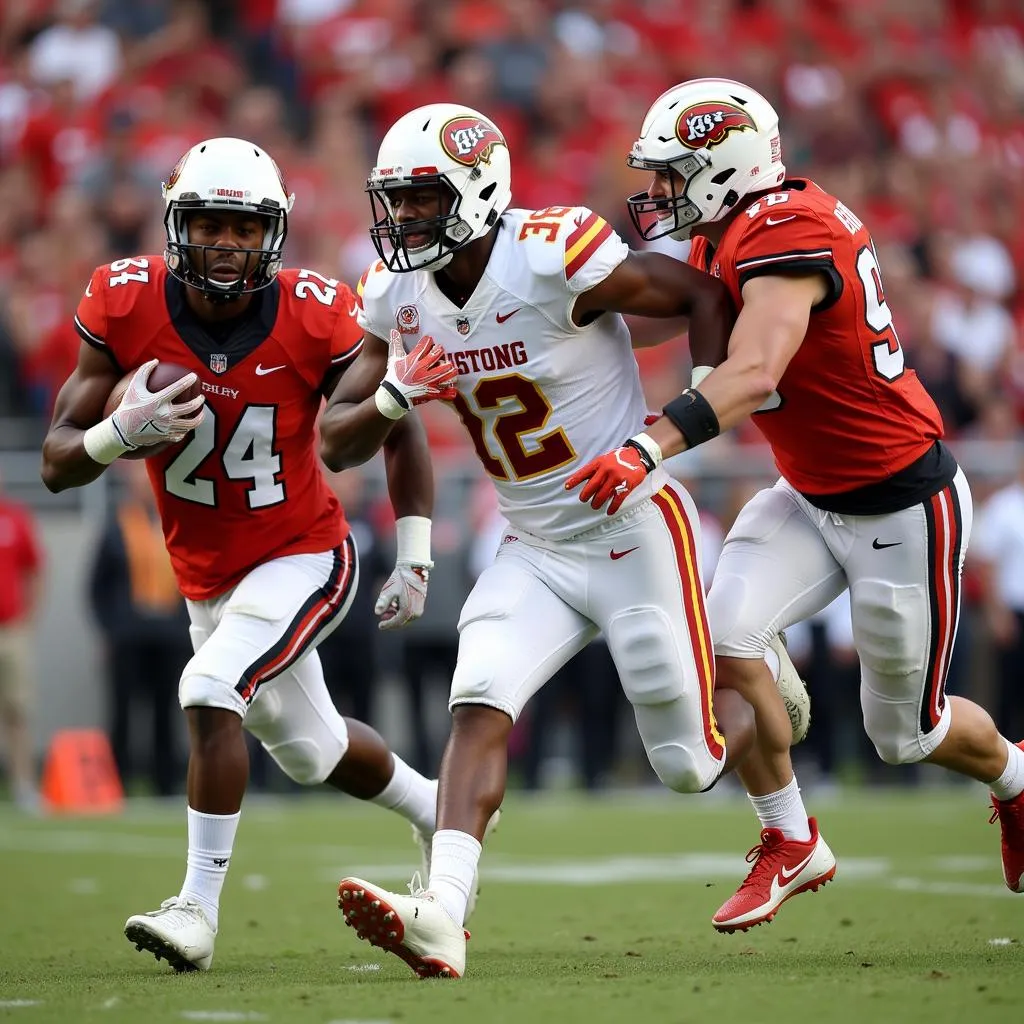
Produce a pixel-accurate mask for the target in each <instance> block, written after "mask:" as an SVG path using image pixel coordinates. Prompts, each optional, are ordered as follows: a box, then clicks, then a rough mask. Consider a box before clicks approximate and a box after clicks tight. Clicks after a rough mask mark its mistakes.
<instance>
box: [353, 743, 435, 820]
mask: <svg viewBox="0 0 1024 1024" xmlns="http://www.w3.org/2000/svg"><path fill="white" fill-rule="evenodd" d="M391 756H392V758H393V759H394V762H395V771H394V774H393V775H392V776H391V781H390V782H389V783H388V784H387V785H386V786H385V787H384V788H383V789H382V790H381V791H380V792H379V793H378V794H377V795H376V796H373V797H370V803H374V804H380V806H381V807H387V808H388V810H391V811H394V812H395V813H396V814H400V815H401V816H402V817H403V818H405V819H406V820H407V821H411V822H412V823H413V824H414V825H415V826H416V827H417V828H418V829H419V830H420V831H421V832H422V833H424V835H426V836H428V837H429V836H431V835H433V834H434V827H435V826H436V825H437V779H427V778H424V776H422V775H420V773H419V772H417V771H414V770H413V769H412V768H410V767H409V766H408V765H407V764H406V763H405V762H404V761H403V760H402V759H401V758H400V757H399V756H398V755H397V754H392V755H391Z"/></svg>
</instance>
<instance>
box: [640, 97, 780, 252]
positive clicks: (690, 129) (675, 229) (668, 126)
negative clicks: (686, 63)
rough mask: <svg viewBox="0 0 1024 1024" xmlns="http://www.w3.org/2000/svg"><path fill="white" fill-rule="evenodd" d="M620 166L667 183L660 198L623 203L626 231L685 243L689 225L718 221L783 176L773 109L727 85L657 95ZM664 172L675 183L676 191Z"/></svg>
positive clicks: (646, 196) (762, 100)
mask: <svg viewBox="0 0 1024 1024" xmlns="http://www.w3.org/2000/svg"><path fill="white" fill-rule="evenodd" d="M626 162H627V163H628V164H629V166H630V167H637V168H641V169H643V170H647V171H662V172H665V173H667V174H668V177H669V179H670V180H671V182H672V194H671V195H670V196H668V197H661V198H658V199H652V198H651V197H650V196H649V195H648V194H647V193H646V192H638V193H636V195H632V196H630V197H629V199H627V200H626V202H627V203H628V204H629V215H630V217H631V218H632V220H633V224H634V225H635V226H636V229H637V231H639V232H640V235H641V236H642V237H643V238H645V239H648V240H650V239H652V238H661V237H663V236H664V235H671V236H672V237H673V238H677V239H684V238H688V237H689V235H690V231H691V229H692V228H693V227H694V226H695V225H697V224H702V223H703V224H709V223H712V222H713V221H716V220H720V219H721V218H722V217H724V216H725V215H726V214H727V213H728V212H729V211H730V210H731V209H732V208H733V207H735V205H736V204H737V203H738V202H739V201H740V199H742V198H743V196H745V195H749V194H750V193H751V192H757V191H759V190H762V189H766V188H772V187H773V186H775V185H779V184H781V183H782V181H783V180H784V179H785V177H786V167H785V164H783V162H782V144H781V142H780V141H779V115H778V114H777V113H776V112H775V108H774V107H772V105H771V104H770V103H769V102H768V101H767V100H766V99H765V98H764V97H763V96H762V95H761V94H760V93H759V92H755V91H754V90H753V89H751V88H750V87H749V86H747V85H742V84H741V83H740V82H733V81H730V80H729V79H727V78H696V79H694V80H693V81H690V82H683V83H682V85H676V86H673V87H672V88H671V89H669V90H668V92H664V93H662V94H661V95H660V96H659V97H658V98H657V99H656V100H655V101H654V103H653V105H652V106H651V109H650V110H648V111H647V115H646V117H644V123H643V127H642V128H641V129H640V138H639V139H637V140H636V142H634V143H633V150H632V152H631V153H630V154H629V156H628V157H627V158H626ZM670 170H674V171H675V172H676V173H677V174H678V175H679V179H681V181H680V182H679V187H678V188H677V179H676V178H675V176H674V175H672V174H671V173H669V172H670ZM652 214H654V217H653V218H652V216H651V215H652Z"/></svg>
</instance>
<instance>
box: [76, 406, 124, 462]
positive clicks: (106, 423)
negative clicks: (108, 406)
mask: <svg viewBox="0 0 1024 1024" xmlns="http://www.w3.org/2000/svg"><path fill="white" fill-rule="evenodd" d="M82 443H83V444H84V445H85V451H86V454H87V455H88V456H89V458H90V459H92V461H93V462H98V463H99V464H100V465H101V466H109V465H110V464H111V463H112V462H113V461H114V460H115V459H117V458H120V456H122V455H124V453H125V452H130V451H132V450H133V449H134V446H133V445H130V444H128V443H127V442H126V441H125V439H124V437H123V436H122V435H121V431H120V430H118V429H117V425H116V424H115V423H114V417H113V416H108V417H107V418H106V419H105V420H100V422H99V423H97V424H96V426H94V427H90V428H89V429H88V430H87V431H86V432H85V434H83V435H82Z"/></svg>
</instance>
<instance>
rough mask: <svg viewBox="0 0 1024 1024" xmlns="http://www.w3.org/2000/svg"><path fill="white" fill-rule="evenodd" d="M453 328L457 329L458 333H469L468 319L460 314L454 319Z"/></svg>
mask: <svg viewBox="0 0 1024 1024" xmlns="http://www.w3.org/2000/svg"><path fill="white" fill-rule="evenodd" d="M455 330H457V331H458V332H459V334H469V321H468V320H467V319H466V318H465V317H464V316H460V317H459V319H458V320H456V321H455Z"/></svg>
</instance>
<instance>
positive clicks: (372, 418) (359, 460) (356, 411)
mask: <svg viewBox="0 0 1024 1024" xmlns="http://www.w3.org/2000/svg"><path fill="white" fill-rule="evenodd" d="M374 386H375V387H376V385H374ZM396 422H398V421H396V420H389V419H387V418H386V417H385V416H382V415H381V414H380V410H379V409H378V408H377V404H376V402H374V400H373V396H372V395H371V396H370V397H369V398H367V399H364V400H363V401H362V402H358V403H351V402H336V401H335V399H334V398H333V397H332V399H331V404H330V405H328V406H327V408H326V409H325V410H324V414H323V416H322V417H321V418H320V458H322V459H323V461H324V465H326V466H327V468H328V469H330V470H333V471H334V472H335V473H337V472H339V471H340V470H342V469H349V468H351V467H352V466H361V465H362V464H363V463H364V462H368V461H369V460H370V459H372V458H373V457H374V455H376V454H377V452H379V451H380V450H381V448H382V447H384V442H385V441H386V440H387V438H388V435H389V434H390V433H391V431H392V430H393V429H394V427H395V424H396Z"/></svg>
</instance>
